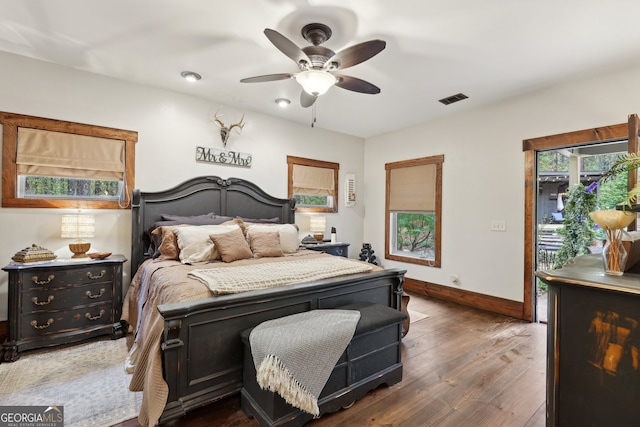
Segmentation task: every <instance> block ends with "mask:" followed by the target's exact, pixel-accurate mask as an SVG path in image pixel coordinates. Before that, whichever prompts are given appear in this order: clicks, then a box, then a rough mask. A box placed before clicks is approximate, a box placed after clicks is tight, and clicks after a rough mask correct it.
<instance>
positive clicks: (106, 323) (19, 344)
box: [0, 255, 127, 362]
mask: <svg viewBox="0 0 640 427" xmlns="http://www.w3.org/2000/svg"><path fill="white" fill-rule="evenodd" d="M126 261H127V259H126V258H125V257H124V256H122V255H111V256H109V257H107V258H105V259H103V260H92V259H90V258H87V259H86V260H85V259H83V260H82V261H77V260H69V261H64V260H62V261H60V260H56V261H52V262H46V263H35V264H28V263H25V264H18V263H16V264H9V265H7V266H5V267H4V268H3V270H4V271H6V272H8V273H9V298H8V302H9V307H8V312H9V313H8V314H9V316H8V317H9V318H8V322H9V328H8V334H7V339H6V341H5V342H4V343H3V344H2V349H1V353H0V362H13V361H15V360H17V359H18V358H19V357H20V353H21V352H23V351H25V350H30V349H35V348H42V347H49V346H55V345H60V344H67V343H72V342H77V341H82V340H85V339H88V338H92V337H95V336H99V335H111V338H112V339H116V338H120V337H123V336H124V335H125V332H126V328H124V325H122V324H121V322H120V315H121V313H122V265H123V264H124V262H126Z"/></svg>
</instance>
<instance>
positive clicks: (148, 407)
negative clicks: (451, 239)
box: [122, 251, 380, 426]
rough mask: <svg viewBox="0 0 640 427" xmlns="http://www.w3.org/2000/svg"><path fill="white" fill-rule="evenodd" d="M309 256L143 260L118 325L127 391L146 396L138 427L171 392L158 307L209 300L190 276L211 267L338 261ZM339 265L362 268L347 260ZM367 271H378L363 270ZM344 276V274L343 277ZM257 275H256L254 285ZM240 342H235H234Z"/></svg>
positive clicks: (151, 419)
mask: <svg viewBox="0 0 640 427" xmlns="http://www.w3.org/2000/svg"><path fill="white" fill-rule="evenodd" d="M310 252H311V251H300V252H297V253H295V254H290V255H287V256H285V257H280V258H256V259H249V260H242V261H234V262H232V263H223V262H216V263H209V264H199V265H184V264H180V262H177V261H160V260H147V261H145V262H144V263H143V264H142V266H141V267H140V268H139V269H138V271H137V273H136V274H135V276H134V277H133V278H132V280H131V284H130V285H129V289H128V291H127V295H126V297H125V299H124V304H123V309H122V320H125V321H127V322H128V323H129V325H131V326H132V327H134V328H135V330H134V334H135V342H134V343H131V345H132V347H131V351H130V353H129V357H128V361H129V362H130V363H131V366H128V367H129V368H130V369H131V371H133V376H132V378H131V383H130V385H129V389H130V390H131V391H144V394H143V399H142V408H141V409H140V414H139V416H138V421H139V422H140V424H141V425H144V426H147V425H155V424H157V423H158V420H159V418H160V415H161V414H162V411H163V410H164V406H165V404H166V401H167V396H168V391H169V388H168V386H167V383H166V382H165V381H164V378H163V376H162V354H161V350H160V343H161V341H162V333H163V330H164V321H163V318H162V316H161V315H160V313H159V312H158V309H157V308H158V306H159V305H162V304H170V303H176V302H185V301H194V300H199V299H203V298H208V297H212V296H213V295H214V294H213V292H212V291H211V290H210V289H209V287H208V286H207V285H205V284H204V282H202V281H201V280H199V279H195V278H194V277H193V276H190V275H189V274H188V273H189V272H192V271H194V270H199V269H203V267H205V266H206V267H209V268H210V267H211V266H213V265H215V266H216V267H218V268H219V269H220V270H227V269H231V270H233V269H235V268H237V266H239V265H240V266H243V265H244V266H251V267H255V266H259V265H264V264H270V263H274V262H275V263H288V262H290V261H292V260H302V259H307V260H310V259H315V258H337V257H334V256H332V255H326V254H321V253H317V252H313V253H310ZM342 261H346V262H351V263H352V264H356V265H357V264H360V262H358V261H355V260H351V261H348V260H346V259H342ZM365 267H366V268H367V270H366V271H368V270H369V269H371V268H372V267H373V270H376V269H380V268H379V267H377V266H372V265H371V264H365ZM343 274H346V273H343ZM256 277H257V275H256V274H255V273H254V275H253V279H254V280H255V278H256ZM238 339H239V338H238Z"/></svg>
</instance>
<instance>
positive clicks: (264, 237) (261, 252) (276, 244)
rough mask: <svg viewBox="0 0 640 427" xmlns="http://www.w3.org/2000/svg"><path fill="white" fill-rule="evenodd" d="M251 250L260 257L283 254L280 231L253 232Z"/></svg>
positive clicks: (250, 238)
mask: <svg viewBox="0 0 640 427" xmlns="http://www.w3.org/2000/svg"><path fill="white" fill-rule="evenodd" d="M249 240H250V243H251V251H252V252H253V255H254V256H256V257H258V258H264V257H276V256H283V255H284V254H283V253H282V246H280V233H278V232H277V231H270V232H259V231H256V232H254V233H251V235H250V236H249Z"/></svg>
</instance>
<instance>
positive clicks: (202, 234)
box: [176, 225, 241, 264]
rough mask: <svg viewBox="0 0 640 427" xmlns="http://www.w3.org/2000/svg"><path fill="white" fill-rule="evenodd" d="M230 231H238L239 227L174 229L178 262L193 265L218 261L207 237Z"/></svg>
mask: <svg viewBox="0 0 640 427" xmlns="http://www.w3.org/2000/svg"><path fill="white" fill-rule="evenodd" d="M231 230H238V231H240V227H238V226H237V225H188V226H184V227H178V228H176V234H177V235H178V247H179V248H180V262H182V263H183V264H193V263H195V262H203V261H214V260H216V259H220V256H219V255H218V251H217V250H216V247H215V246H214V244H213V241H211V239H210V238H209V235H211V234H220V233H226V232H228V231H231ZM240 232H241V231H240Z"/></svg>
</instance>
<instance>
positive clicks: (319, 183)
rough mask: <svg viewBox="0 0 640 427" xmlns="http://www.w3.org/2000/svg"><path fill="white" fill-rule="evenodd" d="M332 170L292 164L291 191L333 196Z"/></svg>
mask: <svg viewBox="0 0 640 427" xmlns="http://www.w3.org/2000/svg"><path fill="white" fill-rule="evenodd" d="M333 175H334V170H333V169H328V168H317V167H314V166H302V165H295V164H294V165H293V177H292V181H293V193H294V194H317V195H322V196H333V195H334V194H333V191H334V188H335V182H334V179H333Z"/></svg>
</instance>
